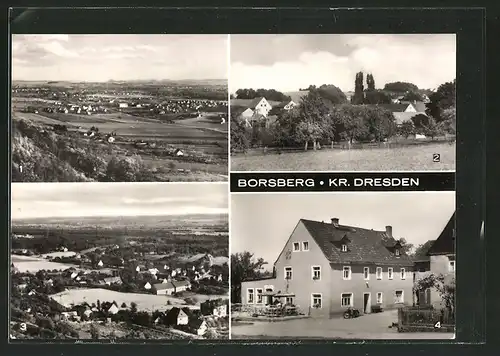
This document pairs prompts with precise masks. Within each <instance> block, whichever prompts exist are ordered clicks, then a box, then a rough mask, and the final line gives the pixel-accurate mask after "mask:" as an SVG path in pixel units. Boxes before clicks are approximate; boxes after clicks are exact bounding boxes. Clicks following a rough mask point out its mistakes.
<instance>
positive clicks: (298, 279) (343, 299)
mask: <svg viewBox="0 0 500 356" xmlns="http://www.w3.org/2000/svg"><path fill="white" fill-rule="evenodd" d="M412 266H413V263H412V261H411V260H410V258H409V257H408V256H407V255H406V254H404V253H403V251H402V248H401V245H400V244H399V242H398V241H397V240H396V239H394V238H393V237H392V228H391V227H390V226H388V227H387V229H386V231H374V230H367V229H362V228H357V227H356V228H354V227H349V226H343V225H339V220H338V219H335V218H334V219H332V220H331V222H328V223H324V222H317V221H311V220H305V219H301V220H300V221H299V223H298V224H297V225H296V227H295V229H294V230H293V232H292V234H291V236H290V238H289V239H288V241H287V242H286V244H285V246H284V248H283V250H282V251H281V253H280V254H279V256H278V259H277V260H276V262H275V264H274V268H275V277H274V278H272V279H264V280H258V281H248V282H243V283H242V304H246V305H266V304H270V303H272V302H275V301H276V300H277V299H279V300H280V301H282V302H283V303H286V304H293V305H295V306H296V307H297V308H298V309H299V310H300V312H302V313H304V314H306V315H311V316H317V317H330V316H334V315H336V314H342V313H343V312H344V311H345V310H346V309H347V308H348V307H354V308H357V309H359V310H360V311H361V312H363V313H370V312H371V308H372V306H374V305H380V306H382V307H383V308H386V309H387V308H396V307H399V306H403V305H408V304H411V303H412V286H413V278H412Z"/></svg>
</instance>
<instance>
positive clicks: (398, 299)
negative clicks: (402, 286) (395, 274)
mask: <svg viewBox="0 0 500 356" xmlns="http://www.w3.org/2000/svg"><path fill="white" fill-rule="evenodd" d="M394 303H396V304H402V303H404V293H403V291H402V290H397V291H395V292H394Z"/></svg>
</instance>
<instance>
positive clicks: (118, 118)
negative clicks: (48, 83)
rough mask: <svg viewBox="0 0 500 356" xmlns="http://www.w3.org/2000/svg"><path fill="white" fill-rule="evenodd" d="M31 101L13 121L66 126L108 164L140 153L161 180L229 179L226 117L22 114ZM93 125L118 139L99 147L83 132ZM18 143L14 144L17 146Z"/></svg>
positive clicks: (14, 115)
mask: <svg viewBox="0 0 500 356" xmlns="http://www.w3.org/2000/svg"><path fill="white" fill-rule="evenodd" d="M13 100H16V99H15V98H14V99H13ZM28 103H29V101H28V102H26V103H22V102H17V105H16V104H14V103H13V106H14V111H13V113H12V118H13V120H25V121H28V122H29V123H30V124H33V125H39V126H40V127H41V128H43V127H50V126H53V125H65V126H66V127H67V128H68V133H66V134H64V135H66V136H67V137H68V140H70V139H72V140H74V141H75V140H76V141H75V142H76V143H80V145H81V146H85V145H90V144H91V143H92V145H90V146H92V147H94V146H96V149H97V151H98V152H101V154H100V156H101V157H102V158H103V159H104V160H105V161H109V160H110V159H111V158H112V157H126V156H134V155H137V156H139V157H140V158H141V159H142V161H143V162H144V163H145V165H146V166H147V167H148V168H149V169H150V170H151V171H153V172H154V174H155V177H154V180H155V181H227V174H228V167H227V161H228V124H227V122H225V121H224V122H223V121H222V120H221V118H220V116H219V114H220V113H201V116H200V117H195V118H188V119H175V120H170V121H168V122H166V121H162V120H159V119H155V118H151V117H146V116H143V115H142V114H141V113H140V112H137V114H134V111H133V110H131V111H129V112H128V113H124V112H112V113H109V114H104V113H102V114H94V115H88V116H87V115H76V114H70V113H68V114H65V113H57V112H54V113H45V112H43V113H42V112H40V113H38V114H37V113H25V112H21V111H20V110H21V108H22V107H23V106H25V105H27V104H28ZM16 108H17V109H16ZM93 126H95V127H97V128H98V129H99V133H100V134H101V135H105V134H108V133H112V132H114V133H115V134H116V136H115V139H116V141H115V142H114V143H113V144H109V143H107V142H101V143H98V142H97V140H95V139H90V138H87V137H84V136H83V133H84V132H86V131H88V130H89V129H90V128H91V127H93ZM40 130H41V129H40ZM57 136H59V137H61V136H63V134H61V133H60V134H59V135H57ZM14 138H16V137H14ZM90 141H92V142H90ZM136 141H144V142H146V143H148V144H150V146H148V147H143V148H138V147H135V146H134V142H136ZM15 142H17V141H14V140H13V144H14V143H15ZM19 145H20V146H22V145H23V144H22V143H19ZM99 147H100V148H99ZM152 147H154V148H152ZM176 149H180V150H182V151H183V153H184V155H183V156H182V157H181V156H175V155H174V154H173V152H174V150H176ZM16 163H17V162H16ZM22 163H23V162H20V163H19V164H20V165H22Z"/></svg>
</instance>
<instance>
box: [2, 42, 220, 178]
mask: <svg viewBox="0 0 500 356" xmlns="http://www.w3.org/2000/svg"><path fill="white" fill-rule="evenodd" d="M11 44H12V61H11V62H12V72H11V74H12V82H11V86H12V87H11V92H12V94H11V96H12V97H11V116H12V121H11V127H12V134H11V137H12V140H11V151H12V181H13V182H177V181H181V182H184V181H197V182H220V181H227V176H228V151H229V147H228V146H229V143H228V124H227V121H228V120H227V116H228V88H227V79H228V67H229V66H228V60H229V53H228V35H166V34H165V35H160V34H158V35H104V34H103V35H12V37H11Z"/></svg>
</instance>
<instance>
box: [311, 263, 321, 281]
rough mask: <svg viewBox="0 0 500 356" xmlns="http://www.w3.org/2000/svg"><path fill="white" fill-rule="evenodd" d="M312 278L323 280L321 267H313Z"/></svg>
mask: <svg viewBox="0 0 500 356" xmlns="http://www.w3.org/2000/svg"><path fill="white" fill-rule="evenodd" d="M312 278H313V279H321V267H320V266H313V267H312Z"/></svg>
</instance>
